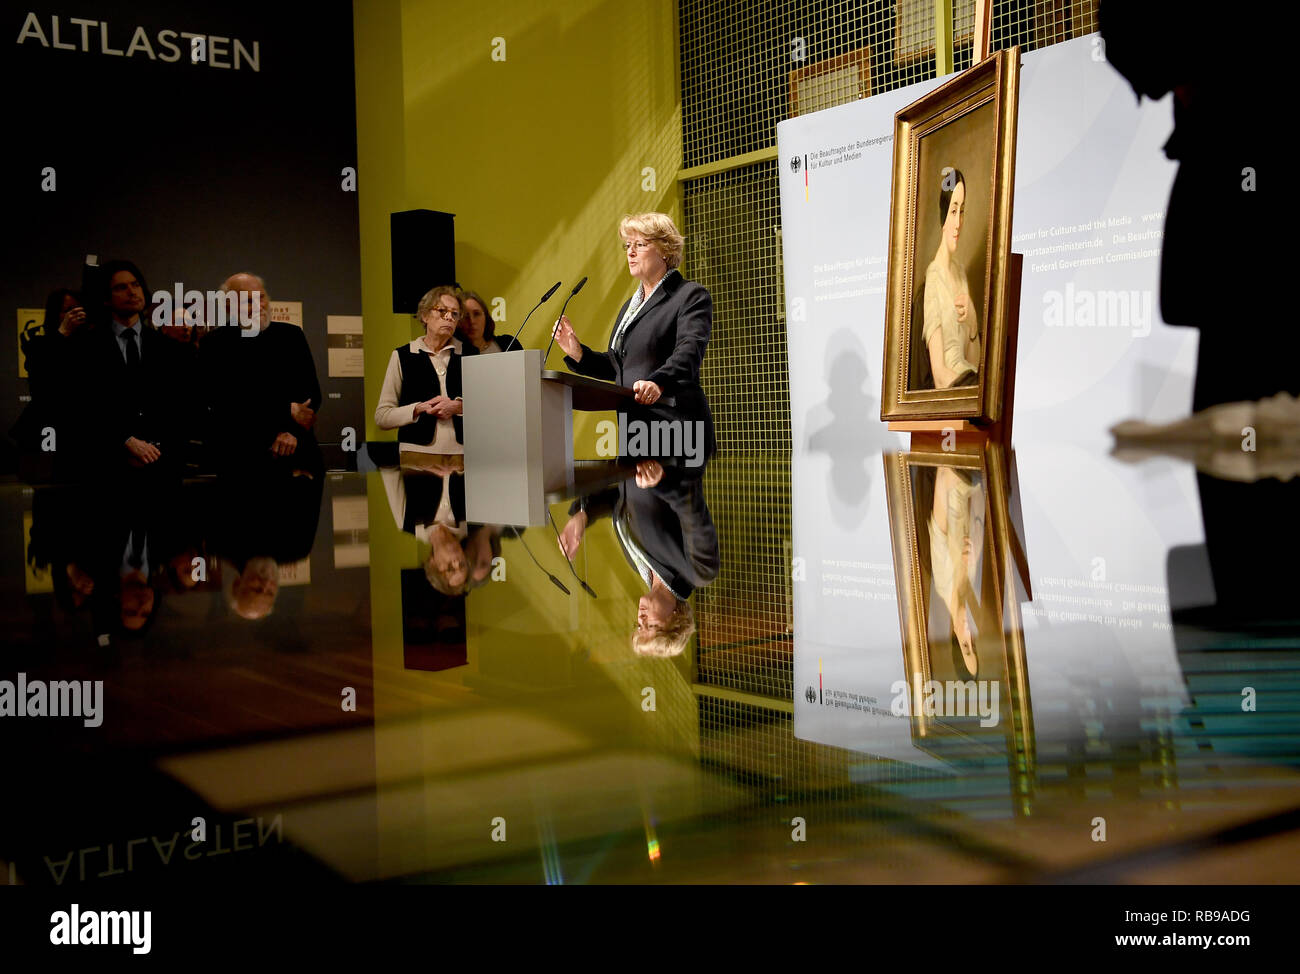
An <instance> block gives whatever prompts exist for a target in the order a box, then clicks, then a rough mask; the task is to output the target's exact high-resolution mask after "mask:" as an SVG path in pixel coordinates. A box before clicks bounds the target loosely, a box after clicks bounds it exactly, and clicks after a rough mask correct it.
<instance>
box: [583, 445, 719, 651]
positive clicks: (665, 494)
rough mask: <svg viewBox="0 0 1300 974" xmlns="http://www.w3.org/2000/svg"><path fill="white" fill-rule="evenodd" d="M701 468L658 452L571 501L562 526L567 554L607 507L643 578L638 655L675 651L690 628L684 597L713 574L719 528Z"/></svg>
mask: <svg viewBox="0 0 1300 974" xmlns="http://www.w3.org/2000/svg"><path fill="white" fill-rule="evenodd" d="M701 471H702V468H700V469H699V470H690V469H689V468H688V469H686V470H683V469H682V468H679V467H673V468H671V469H670V470H669V471H667V472H665V470H664V468H663V466H662V465H661V464H660V463H659V462H658V461H655V460H646V461H642V462H641V463H640V464H638V465H637V473H636V481H635V484H634V485H629V484H628V483H627V482H626V481H625V482H624V483H623V484H621V485H619V486H617V487H612V488H610V489H609V490H606V491H603V492H602V493H599V494H594V495H592V496H591V497H587V498H583V499H582V500H580V501H578V502H576V503H575V504H574V505H573V507H572V508H571V509H570V515H571V516H570V518H569V521H568V523H567V524H566V525H565V526H564V530H563V531H561V532H560V539H559V545H560V551H561V552H563V554H564V557H565V558H569V559H572V558H573V557H574V555H575V554H576V553H577V551H578V548H579V546H580V545H581V544H582V539H583V535H584V534H585V533H586V530H587V527H588V526H589V524H590V523H591V522H592V521H594V520H597V519H598V518H600V517H601V516H603V515H606V514H608V515H609V516H610V517H611V519H612V521H613V524H614V532H615V535H616V536H617V537H618V541H619V545H620V546H621V547H622V549H623V554H624V556H625V557H626V558H627V560H628V562H629V563H630V564H631V565H632V567H633V568H635V569H636V571H637V574H639V575H640V576H641V580H642V581H643V582H644V583H645V584H646V587H647V592H646V594H645V595H643V596H641V598H640V599H639V600H638V603H637V627H636V632H635V634H634V635H633V637H632V648H633V649H634V650H635V651H636V652H637V654H638V655H641V656H677V655H679V654H680V653H681V652H682V651H683V650H684V649H685V648H686V645H687V643H689V642H690V638H691V635H692V634H693V633H694V632H695V614H694V612H693V611H692V609H691V604H690V602H689V601H688V600H689V599H690V596H691V594H692V593H693V592H694V591H695V589H696V588H698V587H700V586H703V585H708V584H709V583H710V582H711V581H713V579H714V578H716V577H717V574H718V567H719V560H718V536H717V532H716V531H715V530H714V527H713V518H712V517H711V515H710V514H709V508H708V504H707V503H706V502H705V499H704V484H703V480H702V477H701V475H700V473H701Z"/></svg>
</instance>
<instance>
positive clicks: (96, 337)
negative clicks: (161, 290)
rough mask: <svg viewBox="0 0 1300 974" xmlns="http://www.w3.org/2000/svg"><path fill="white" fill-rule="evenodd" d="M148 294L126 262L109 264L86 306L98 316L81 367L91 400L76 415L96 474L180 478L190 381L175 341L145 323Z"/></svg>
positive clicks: (137, 271) (138, 274)
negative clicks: (135, 472)
mask: <svg viewBox="0 0 1300 974" xmlns="http://www.w3.org/2000/svg"><path fill="white" fill-rule="evenodd" d="M148 302H149V290H148V285H147V284H146V283H145V279H144V275H143V274H142V273H141V272H140V269H139V268H138V267H136V265H135V264H133V263H132V262H131V261H129V260H113V261H109V262H108V263H106V264H104V265H103V266H102V267H101V268H100V270H99V274H98V275H97V277H96V281H95V285H94V293H93V295H92V297H91V300H90V301H89V302H88V304H89V306H90V307H91V308H92V309H93V311H94V312H95V313H97V314H98V316H99V318H100V323H99V325H98V326H97V327H96V328H95V329H94V330H93V331H92V332H91V333H90V334H89V335H88V336H87V341H86V343H85V348H84V355H83V356H82V359H83V360H82V363H81V369H80V373H81V374H80V379H81V383H80V385H81V388H83V389H84V390H86V393H87V395H88V398H87V399H86V401H85V402H84V403H82V404H81V405H80V406H78V405H77V404H72V407H71V412H72V413H73V414H74V415H77V414H80V415H83V416H85V417H87V423H86V429H87V431H88V433H89V442H88V443H87V444H86V446H87V453H86V457H85V459H88V460H89V461H90V462H91V463H92V465H93V469H95V470H99V469H103V468H104V467H107V468H108V469H109V470H110V471H113V470H118V469H120V470H127V469H146V468H147V469H149V470H150V471H153V472H156V473H173V474H174V473H178V472H179V470H180V463H181V458H182V447H183V444H184V442H185V441H186V440H188V433H189V429H188V426H189V424H188V423H187V422H186V420H187V418H188V417H189V415H190V413H191V408H190V405H189V402H188V399H187V396H188V394H189V393H188V389H189V388H190V385H191V379H192V377H191V376H190V375H189V374H188V372H189V369H188V368H187V365H188V363H187V361H186V359H185V358H184V357H183V356H182V355H180V354H179V353H178V351H177V349H176V347H175V343H174V342H170V341H168V340H167V339H165V338H163V337H162V336H161V335H160V334H158V332H157V329H155V328H154V327H153V326H152V325H150V324H149V323H148V314H147V310H146V309H147V308H148Z"/></svg>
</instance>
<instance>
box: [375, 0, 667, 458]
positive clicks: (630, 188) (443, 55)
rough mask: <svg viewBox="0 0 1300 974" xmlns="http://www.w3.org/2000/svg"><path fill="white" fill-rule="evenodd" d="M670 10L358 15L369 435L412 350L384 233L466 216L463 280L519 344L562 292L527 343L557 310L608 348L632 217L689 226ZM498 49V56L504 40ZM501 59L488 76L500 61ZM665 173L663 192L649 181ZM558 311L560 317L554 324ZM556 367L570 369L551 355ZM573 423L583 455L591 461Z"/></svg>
mask: <svg viewBox="0 0 1300 974" xmlns="http://www.w3.org/2000/svg"><path fill="white" fill-rule="evenodd" d="M675 8H676V5H675V4H674V3H672V2H669V0H652V2H649V3H645V2H643V3H628V2H626V0H586V2H584V0H564V2H544V0H543V2H538V0H492V2H466V0H458V2H445V0H444V2H433V0H409V2H405V3H401V2H396V0H356V3H355V4H354V21H355V31H356V72H357V142H358V164H357V169H358V204H359V206H360V211H361V299H362V312H363V316H364V322H365V368H366V380H365V381H366V402H367V404H368V409H367V419H366V423H367V436H368V438H371V439H391V438H394V437H393V434H392V433H381V432H380V431H379V430H377V429H376V428H375V426H374V420H373V416H371V415H370V413H371V412H373V404H374V401H375V399H376V397H377V396H378V390H379V386H380V384H381V383H382V381H383V375H384V369H385V367H386V365H387V362H388V356H389V354H390V353H391V352H392V350H393V348H395V347H396V346H397V345H398V344H400V343H402V342H406V341H409V340H410V339H411V337H412V336H413V335H414V334H415V330H414V327H415V326H414V322H413V321H412V320H411V319H410V318H408V317H405V316H402V315H394V314H393V313H392V312H391V311H390V310H389V309H390V308H391V299H390V295H391V286H390V282H391V277H390V274H391V268H390V262H389V257H390V255H389V240H388V218H389V214H390V213H392V212H393V211H396V210H405V209H416V208H427V209H434V210H443V211H447V212H450V213H454V214H456V274H457V277H458V278H459V280H460V282H461V284H463V285H464V286H466V287H470V288H473V289H474V290H476V291H478V292H479V293H480V294H482V295H483V296H484V297H485V298H488V299H489V300H492V299H493V298H495V297H498V296H500V297H504V298H505V299H506V307H507V314H506V321H505V322H504V324H503V325H501V326H500V328H501V330H502V331H506V332H513V331H514V329H516V328H518V327H519V324H520V323H521V322H522V321H523V316H524V315H525V314H527V312H528V309H529V308H531V307H532V305H533V304H534V303H535V302H536V301H537V299H538V298H539V297H541V295H542V294H543V293H544V292H545V291H546V289H547V288H548V287H549V286H550V285H551V284H553V283H554V282H555V281H556V280H563V281H564V283H565V288H564V289H562V290H561V291H560V292H559V293H557V295H556V297H554V298H553V299H552V300H551V302H550V303H548V305H547V306H546V308H544V309H542V310H541V311H539V312H538V313H537V314H536V315H534V316H533V318H532V320H531V321H529V323H528V327H527V329H526V330H525V331H524V333H523V336H522V341H523V342H524V344H525V345H529V346H533V347H545V343H546V341H548V340H549V338H550V324H551V322H552V321H553V320H554V316H555V315H556V314H557V313H558V312H559V309H560V305H561V303H562V301H563V296H564V294H565V293H567V289H568V288H569V287H571V286H572V285H573V284H574V283H576V282H577V280H578V279H579V278H581V277H583V276H584V275H585V276H588V277H590V281H589V282H588V284H587V286H586V288H585V289H584V290H583V292H582V294H580V295H579V296H578V297H576V298H575V299H574V300H573V302H572V304H570V306H569V318H570V320H571V321H573V323H574V326H575V328H576V329H577V330H578V334H579V335H580V336H581V337H582V339H583V340H584V341H586V342H587V344H589V345H592V346H596V347H604V343H605V342H606V341H607V340H608V336H609V333H610V330H611V329H612V326H613V318H614V315H615V314H616V313H617V311H618V308H619V306H620V305H621V304H622V303H623V301H624V300H626V299H627V297H628V295H630V294H631V293H632V289H633V284H632V280H631V278H629V277H628V274H627V268H626V265H625V263H624V261H623V255H622V251H621V249H620V248H619V242H618V238H617V234H616V230H617V223H618V219H619V218H620V217H621V216H622V215H623V214H625V213H628V212H641V211H645V210H665V211H666V212H669V213H671V214H673V216H674V217H675V218H678V217H680V213H679V212H678V204H677V189H676V184H677V180H676V176H677V169H678V166H679V164H680V160H681V108H680V98H679V96H678V70H677V33H676V29H677V28H676V9H675ZM498 39H500V40H498ZM502 41H503V42H504V55H505V59H504V60H500V61H498V60H494V59H493V52H494V50H496V51H500V50H501V49H502V45H501V42H502ZM646 167H650V168H652V169H653V170H654V176H653V178H654V189H653V190H649V191H647V190H646V189H645V188H643V187H644V185H645V182H646V177H644V176H643V174H642V173H643V170H644V169H645V168H646ZM547 312H549V316H547V314H546V313H547ZM548 362H549V364H550V365H551V367H552V368H556V367H558V368H563V365H562V361H561V358H560V353H559V352H558V351H552V353H551V358H550V359H548ZM597 418H598V417H594V416H582V415H579V416H578V417H577V418H576V420H575V424H574V430H575V432H574V438H575V455H576V456H578V457H594V456H596V453H595V438H596V437H595V422H596V419H597Z"/></svg>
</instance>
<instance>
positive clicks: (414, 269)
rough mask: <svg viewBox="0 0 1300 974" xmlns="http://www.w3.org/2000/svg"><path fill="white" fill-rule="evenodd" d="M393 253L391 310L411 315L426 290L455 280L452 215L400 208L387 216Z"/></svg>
mask: <svg viewBox="0 0 1300 974" xmlns="http://www.w3.org/2000/svg"><path fill="white" fill-rule="evenodd" d="M389 229H390V233H391V238H392V255H393V313H394V314H415V309H416V307H417V306H418V305H419V303H420V298H422V297H424V294H425V292H426V291H428V290H429V289H430V288H434V287H437V286H438V285H440V284H454V283H455V281H456V227H455V216H454V215H453V214H451V213H440V212H438V211H437V210H403V211H402V212H401V213H394V214H392V216H391V217H390V219H389Z"/></svg>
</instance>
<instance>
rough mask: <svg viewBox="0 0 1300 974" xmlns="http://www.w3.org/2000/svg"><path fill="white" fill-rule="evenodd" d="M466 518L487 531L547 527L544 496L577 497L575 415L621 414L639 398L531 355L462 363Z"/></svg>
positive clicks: (523, 352)
mask: <svg viewBox="0 0 1300 974" xmlns="http://www.w3.org/2000/svg"><path fill="white" fill-rule="evenodd" d="M461 374H462V376H463V381H462V390H461V397H462V399H463V401H464V415H463V419H462V423H463V427H464V435H465V516H466V518H467V519H468V520H470V521H475V522H480V523H483V524H514V525H520V526H523V525H539V524H545V523H546V504H547V495H548V494H549V495H552V496H554V495H556V494H559V493H564V492H572V491H573V490H574V489H575V488H576V486H577V484H576V481H575V473H574V464H573V411H574V410H575V409H580V410H584V411H588V412H591V411H603V410H619V409H622V408H625V407H627V406H629V405H631V404H632V402H633V401H634V393H633V392H632V390H631V389H628V388H626V387H624V386H617V385H614V384H613V383H610V382H601V381H600V380H598V379H589V378H587V377H586V376H581V375H573V374H572V373H569V372H554V371H551V370H544V369H543V368H542V351H541V349H536V348H526V349H522V350H519V351H514V352H500V353H494V354H491V355H471V356H468V357H467V358H465V359H464V361H463V362H462V363H461Z"/></svg>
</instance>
